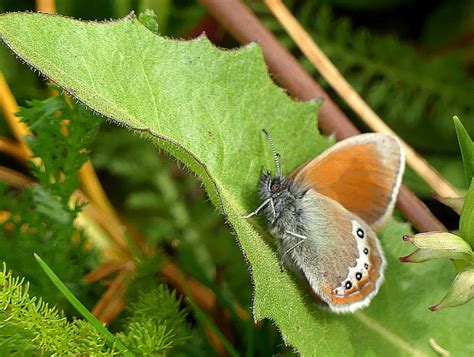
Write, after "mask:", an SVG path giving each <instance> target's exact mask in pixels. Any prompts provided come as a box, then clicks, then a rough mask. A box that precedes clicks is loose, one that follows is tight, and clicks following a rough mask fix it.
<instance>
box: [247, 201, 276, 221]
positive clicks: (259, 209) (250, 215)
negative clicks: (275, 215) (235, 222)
mask: <svg viewBox="0 0 474 357" xmlns="http://www.w3.org/2000/svg"><path fill="white" fill-rule="evenodd" d="M268 202H271V203H272V207H273V200H272V199H271V198H268V199H266V200H265V201H263V203H262V204H261V205H260V206H258V207H257V209H256V210H255V211H253V212H251V213H249V214H248V215H246V216H243V217H242V218H243V219H248V218H250V217H252V216H255V215H256V214H257V213H258V212H260V211H261V210H262V208H263V207H265V206H266V205H268ZM273 210H275V209H273Z"/></svg>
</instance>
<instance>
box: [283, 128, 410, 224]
mask: <svg viewBox="0 0 474 357" xmlns="http://www.w3.org/2000/svg"><path fill="white" fill-rule="evenodd" d="M404 166H405V162H404V156H403V153H402V147H401V145H400V142H399V141H398V139H396V138H395V137H393V136H390V135H385V134H363V135H358V136H354V137H352V138H349V139H346V140H344V141H342V142H340V143H338V144H336V145H334V146H333V147H331V148H330V149H329V150H327V151H326V152H324V153H323V154H322V155H320V156H318V157H316V158H315V159H313V160H311V161H310V162H308V163H306V164H305V165H303V166H302V167H300V168H299V169H298V170H297V171H295V172H294V173H293V174H292V175H291V177H290V178H291V179H293V180H294V181H295V182H297V183H300V184H304V185H306V186H308V187H311V188H313V189H314V190H315V191H317V192H319V193H321V194H323V195H325V196H327V197H330V198H332V199H334V200H336V201H337V202H339V203H340V204H342V205H343V206H344V207H345V208H346V209H347V210H349V211H351V212H353V213H355V214H356V215H358V216H359V217H360V218H362V219H363V220H364V221H365V222H366V223H367V224H369V225H370V226H371V227H372V229H374V230H378V229H380V227H381V226H382V225H383V224H384V223H385V221H386V219H387V218H388V217H389V216H390V214H391V212H392V210H393V206H394V204H395V200H396V196H397V194H398V190H399V187H400V184H401V177H402V175H403V171H404Z"/></svg>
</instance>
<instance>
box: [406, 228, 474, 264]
mask: <svg viewBox="0 0 474 357" xmlns="http://www.w3.org/2000/svg"><path fill="white" fill-rule="evenodd" d="M403 240H404V241H406V242H410V243H411V244H413V245H414V246H415V247H417V248H418V249H417V250H416V251H415V252H413V253H412V254H410V255H407V256H405V257H401V258H400V261H402V262H411V263H419V262H424V261H426V260H431V259H440V258H449V259H463V260H466V261H468V262H471V261H472V249H471V246H470V245H469V244H468V243H467V242H466V241H465V240H464V239H462V238H461V237H458V236H456V235H454V234H451V233H447V232H428V233H420V234H415V235H414V236H408V235H406V236H404V237H403Z"/></svg>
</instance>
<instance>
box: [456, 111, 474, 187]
mask: <svg viewBox="0 0 474 357" xmlns="http://www.w3.org/2000/svg"><path fill="white" fill-rule="evenodd" d="M453 120H454V127H455V128H456V134H457V136H458V141H459V148H460V149H461V155H462V161H463V162H464V172H465V174H466V180H467V184H468V185H469V184H470V183H471V180H472V178H473V177H474V143H473V142H472V139H471V138H470V136H469V134H468V133H467V131H466V129H464V126H463V125H462V123H461V121H460V120H459V118H458V117H457V116H455V117H453Z"/></svg>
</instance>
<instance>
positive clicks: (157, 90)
mask: <svg viewBox="0 0 474 357" xmlns="http://www.w3.org/2000/svg"><path fill="white" fill-rule="evenodd" d="M0 33H1V34H2V36H3V38H4V40H5V41H7V43H9V45H10V46H12V47H13V48H14V50H15V51H16V53H17V54H18V55H19V56H21V57H22V59H23V60H25V61H27V62H28V63H29V64H31V65H32V66H34V67H36V68H41V71H42V73H45V74H46V75H47V76H49V77H51V78H52V79H53V80H54V81H55V82H57V83H60V84H61V86H63V87H64V88H68V90H70V91H71V92H73V93H74V95H75V96H76V98H78V99H79V100H80V101H83V102H85V103H87V105H88V106H90V107H92V108H94V110H96V111H98V112H99V113H101V114H103V115H104V116H106V117H108V118H111V119H113V120H114V121H117V122H119V124H122V125H126V126H127V127H129V128H131V129H134V130H135V131H136V132H138V133H140V134H142V135H143V136H145V137H146V138H148V139H150V140H152V141H153V142H154V143H156V144H157V145H158V146H159V147H161V148H163V149H164V150H166V151H167V152H169V153H170V154H171V155H173V156H174V157H176V158H177V159H179V160H180V161H182V162H184V163H185V164H186V165H187V166H188V167H189V168H190V169H191V170H193V171H194V172H195V173H196V174H197V175H198V176H199V178H200V179H201V180H202V181H203V183H204V186H205V188H206V189H207V191H208V193H209V195H210V197H211V200H212V202H213V203H214V204H215V205H216V206H217V207H218V208H219V209H220V210H225V213H226V214H227V216H226V217H227V219H228V220H229V222H230V223H231V224H232V226H233V228H234V229H235V231H236V232H237V235H238V238H239V242H240V244H241V246H242V249H243V251H244V252H245V255H246V258H247V259H248V262H249V264H250V266H251V269H252V270H251V271H252V277H253V282H254V288H255V297H254V298H255V316H256V317H258V318H264V317H269V318H271V319H273V320H274V321H275V323H276V324H277V325H278V327H279V328H280V329H281V331H282V334H283V336H284V337H285V339H286V341H287V342H288V343H289V344H291V345H293V346H295V347H296V348H298V350H299V352H300V353H301V354H303V355H305V354H306V355H311V354H314V353H315V352H316V351H317V352H318V353H323V354H324V353H326V354H329V353H333V352H334V348H335V346H337V350H338V352H340V353H341V354H343V353H347V354H352V353H355V351H357V352H358V353H361V354H383V353H387V354H388V353H392V354H393V353H394V351H396V352H395V353H398V354H407V353H412V354H421V353H424V352H426V351H429V347H428V345H427V341H428V339H429V338H430V337H435V338H436V340H437V341H439V342H440V343H441V344H442V345H443V346H446V347H447V348H448V349H450V350H451V351H452V352H453V353H469V352H472V348H471V347H470V346H469V345H460V344H459V343H458V341H459V339H462V338H464V337H465V336H464V335H463V334H464V333H467V332H466V330H463V331H459V330H455V329H453V328H452V326H453V324H454V325H455V326H460V325H465V324H469V323H470V320H469V318H468V316H469V314H468V313H467V310H465V309H463V308H460V309H457V310H456V311H455V312H453V313H452V314H451V315H450V316H443V315H438V316H437V317H435V318H433V317H432V316H431V315H430V316H428V315H427V314H428V313H429V312H428V311H426V304H427V301H429V299H430V298H431V296H432V294H435V293H437V292H439V291H442V289H438V288H436V287H435V288H433V286H435V285H436V284H434V279H436V280H437V281H445V282H447V281H449V279H450V277H449V271H447V272H445V271H443V269H442V266H441V265H436V264H434V265H432V266H430V267H428V268H426V270H425V271H423V274H421V271H420V269H419V268H414V269H411V268H409V267H406V266H401V265H400V264H397V261H398V256H400V255H401V254H402V251H401V249H403V248H402V247H401V244H400V242H399V239H398V237H399V236H401V235H403V234H404V233H407V231H408V230H409V228H408V227H407V226H406V225H403V224H400V223H397V222H394V221H391V222H390V223H389V224H388V225H387V228H386V229H385V231H384V232H383V233H382V234H381V240H382V242H383V244H384V248H385V251H386V255H387V258H388V261H389V269H388V271H387V274H386V283H385V284H384V286H383V288H382V290H381V292H380V293H379V295H378V296H377V297H376V298H375V299H374V301H373V303H372V305H371V307H370V308H369V309H367V310H366V311H365V312H363V313H358V314H354V315H348V316H335V315H332V314H329V313H328V312H325V311H322V310H319V309H317V308H316V307H314V306H313V305H312V304H311V302H310V301H309V299H308V296H307V294H306V293H305V292H304V291H303V289H302V288H301V286H300V285H299V284H298V283H297V282H296V281H295V280H294V278H293V277H292V276H291V275H289V274H288V273H287V272H284V273H281V272H280V270H279V265H278V258H277V254H276V252H275V251H274V249H273V247H272V246H271V244H269V243H268V241H267V240H266V238H268V237H267V236H266V235H265V233H264V231H265V229H264V227H263V225H262V223H263V221H262V220H254V221H252V222H249V221H244V220H242V219H241V218H240V217H241V216H242V215H243V214H244V213H247V212H249V211H250V210H252V209H253V208H255V206H256V205H257V204H258V199H257V197H256V188H255V186H256V183H257V181H258V175H259V170H260V167H261V165H262V164H263V165H265V167H267V168H271V167H273V162H272V156H271V152H270V150H269V148H268V143H267V142H266V140H265V137H264V136H263V135H262V134H261V128H262V127H265V128H266V129H268V130H269V131H270V132H271V134H272V137H273V140H274V142H275V144H276V146H277V149H279V151H280V153H281V154H282V162H283V165H284V170H285V172H290V171H291V170H293V169H295V168H296V167H297V166H298V165H299V164H301V163H302V162H304V161H305V160H307V159H310V158H312V157H313V156H314V155H315V154H317V153H318V152H320V151H322V150H323V149H324V148H326V147H327V140H326V139H324V138H322V137H320V136H319V135H318V134H317V133H315V129H314V124H315V123H314V119H315V118H314V110H315V109H316V104H315V103H299V102H294V101H291V100H290V99H289V98H288V97H287V96H286V95H285V94H284V93H283V91H282V90H281V89H279V88H277V87H276V86H275V85H274V84H273V82H272V81H271V79H270V78H269V77H268V74H267V71H266V67H265V65H264V61H263V58H262V54H261V51H260V49H259V48H258V47H257V46H255V45H251V46H247V47H246V48H245V49H242V50H239V51H221V50H218V49H216V48H214V47H213V46H211V45H210V44H209V43H208V42H207V41H206V40H205V39H203V38H201V39H199V40H194V41H191V42H185V41H172V40H169V39H164V38H161V37H159V36H156V35H153V34H152V33H151V32H150V31H148V30H147V29H146V28H144V27H143V26H142V25H140V24H139V23H138V22H137V21H136V20H133V19H127V20H122V21H119V22H112V23H108V24H93V23H81V22H78V21H74V20H70V19H64V18H61V17H58V16H46V15H34V14H29V15H22V14H12V15H4V16H2V17H0ZM25 34H28V35H25ZM57 34H60V36H61V38H62V39H64V36H67V38H68V43H80V44H81V46H80V50H79V48H78V47H77V46H73V47H70V48H68V49H67V50H65V49H64V47H62V46H61V47H60V48H59V47H58V46H60V45H59V43H58V41H56V40H55V38H56V37H55V36H56V35H57ZM110 39H114V40H113V41H111V40H110ZM150 53H152V54H153V55H150ZM120 58H127V61H126V62H125V61H120V60H118V59H120ZM66 64H67V65H66ZM99 64H100V65H99ZM131 76H132V77H133V78H134V82H133V83H132V84H133V90H132V91H130V90H127V91H125V90H124V88H126V87H128V88H130V85H131V84H130V80H129V79H130V77H131ZM243 89H245V90H243ZM262 98H265V100H262ZM138 156H139V155H138ZM137 174H138V173H137ZM165 182H166V181H160V184H161V185H162V184H163V183H165ZM184 222H186V221H184ZM188 222H189V221H188ZM186 224H187V223H186ZM432 271H436V272H439V271H441V273H437V274H436V276H435V275H434V274H431V272H432ZM401 282H402V283H401ZM430 283H431V284H430ZM425 286H427V287H428V286H429V289H428V288H424V287H425ZM400 314H403V318H401V315H400ZM420 324H421V325H423V329H419V328H418V326H420ZM302 331H304V333H302ZM321 336H324V338H321ZM466 338H467V337H466ZM470 348H471V351H470V350H469V349H470Z"/></svg>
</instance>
